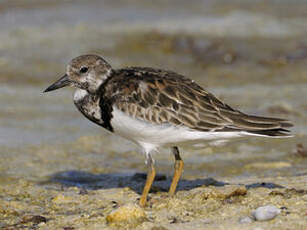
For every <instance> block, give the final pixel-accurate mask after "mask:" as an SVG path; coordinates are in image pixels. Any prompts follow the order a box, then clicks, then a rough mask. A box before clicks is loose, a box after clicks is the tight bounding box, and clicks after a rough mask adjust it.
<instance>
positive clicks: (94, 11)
mask: <svg viewBox="0 0 307 230" xmlns="http://www.w3.org/2000/svg"><path fill="white" fill-rule="evenodd" d="M86 53H96V54H99V55H102V56H103V57H104V58H105V59H106V60H107V61H108V62H109V63H110V64H111V65H112V66H113V67H114V68H121V67H124V66H151V67H156V68H163V69H169V70H173V71H176V72H178V73H181V74H184V75H186V76H188V77H190V78H192V79H194V80H195V81H196V82H197V83H199V84H200V85H201V86H203V87H205V88H206V89H208V90H209V91H210V92H212V93H214V94H216V95H217V96H218V97H219V98H220V99H222V100H224V101H225V102H227V103H228V104H230V105H231V106H233V107H235V108H239V109H240V110H242V111H244V112H247V113H252V114H256V115H257V114H258V115H267V116H273V117H274V116H276V117H283V118H288V119H290V120H291V121H293V122H294V124H295V127H294V128H293V134H294V135H295V136H294V137H293V138H288V139H262V138H250V139H244V140H240V141H237V142H234V143H230V144H228V145H225V146H222V147H209V146H207V147H204V148H200V149H192V148H185V149H184V150H182V155H183V159H184V161H185V171H184V175H183V177H184V178H185V179H195V178H206V177H214V178H223V177H255V176H256V177H260V178H261V177H266V176H278V175H282V176H294V175H302V174H306V173H307V167H306V163H307V160H306V159H307V157H306V155H307V154H306V149H305V148H306V147H307V141H306V140H307V116H306V113H307V100H306V98H307V67H306V66H307V2H306V1H303V0H302V1H299V0H278V1H277V0H276V1H273V0H272V1H266V0H263V1H261V0H258V1H255V0H244V1H243V0H241V1H240V0H219V1H216V0H193V1H184V0H168V1H164V0H163V1H162V0H161V1H160V0H157V1H143V0H129V1H123V0H122V1H112V0H104V1H100V0H99V1H98V0H89V1H82V0H74V1H70V0H66V1H60V0H0V95H1V96H0V157H1V160H0V183H1V181H8V179H9V180H14V179H18V178H24V179H26V180H34V181H41V180H44V179H45V178H46V177H48V176H50V175H53V174H55V173H58V172H63V171H64V172H67V171H70V170H77V171H83V172H88V173H94V174H101V173H123V174H127V175H128V174H134V173H135V172H143V171H145V170H146V168H145V165H144V157H143V156H142V154H139V153H138V152H136V150H137V147H136V146H134V145H133V144H131V143H129V142H128V141H125V140H122V139H120V138H119V137H116V136H114V135H112V134H110V133H108V132H106V131H105V130H103V129H102V128H100V127H98V126H96V125H95V124H92V123H91V122H89V121H88V120H87V119H85V118H84V117H83V116H82V115H81V114H80V113H79V112H78V111H77V109H76V108H75V106H74V105H73V102H72V93H73V90H72V89H63V90H59V91H55V92H52V93H49V94H43V93H42V91H43V90H44V89H45V88H46V87H47V86H49V85H50V84H51V83H53V82H54V81H55V80H56V79H58V78H59V77H61V76H62V75H63V73H64V72H65V68H66V64H67V63H68V62H69V61H70V60H71V59H72V58H73V57H76V56H79V55H81V54H86ZM161 152H162V154H157V155H156V156H155V159H156V162H157V170H158V172H160V173H165V174H166V175H167V176H171V174H172V169H173V157H172V156H171V155H170V154H169V150H162V151H161Z"/></svg>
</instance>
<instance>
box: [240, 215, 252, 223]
mask: <svg viewBox="0 0 307 230" xmlns="http://www.w3.org/2000/svg"><path fill="white" fill-rule="evenodd" d="M252 222H253V219H252V218H250V217H249V216H243V217H241V218H240V219H239V223H240V224H250V223H252Z"/></svg>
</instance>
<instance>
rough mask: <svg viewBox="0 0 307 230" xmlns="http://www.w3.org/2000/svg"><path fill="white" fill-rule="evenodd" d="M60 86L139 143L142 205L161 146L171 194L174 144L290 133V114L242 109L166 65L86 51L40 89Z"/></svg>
mask: <svg viewBox="0 0 307 230" xmlns="http://www.w3.org/2000/svg"><path fill="white" fill-rule="evenodd" d="M65 86H70V87H73V88H75V92H74V95H73V101H74V104H75V105H76V107H77V108H78V110H79V111H80V112H81V113H82V114H83V115H84V116H85V117H86V118H88V119H89V120H90V121H92V122H94V123H96V124H97V125H99V126H101V127H103V128H105V129H106V130H108V131H109V132H112V133H114V134H116V135H119V136H121V137H124V138H126V139H128V140H130V141H132V142H134V143H135V144H137V145H138V146H140V147H141V150H142V152H143V153H144V155H145V159H146V160H145V163H146V165H147V167H148V172H147V178H146V182H145V185H144V188H143V192H142V194H141V197H140V200H139V205H140V206H141V207H145V206H146V202H147V196H148V193H149V191H150V188H151V185H152V183H153V181H154V178H155V175H156V170H155V162H154V159H153V156H152V155H153V153H154V152H157V151H158V149H159V148H160V147H169V148H170V149H171V152H172V154H173V155H174V158H175V164H174V175H173V178H172V182H171V185H170V188H169V192H168V194H169V196H173V195H174V194H175V191H176V188H177V184H178V181H179V179H180V177H181V174H182V171H183V167H184V162H183V160H182V158H181V156H180V153H179V147H178V146H181V145H182V144H189V143H210V142H213V141H224V140H232V139H233V138H238V137H245V136H260V137H291V134H290V130H289V129H288V128H289V127H292V126H293V124H292V123H291V122H290V121H289V120H287V119H282V118H272V117H262V116H254V115H249V114H246V113H243V112H241V111H239V110H237V109H234V108H232V107H231V106H229V105H227V104H226V103H224V102H223V101H221V100H220V99H218V98H217V97H216V96H214V95H213V94H212V93H210V92H208V91H207V90H205V89H204V88H202V87H201V86H199V85H198V84H197V83H195V81H194V80H192V79H190V78H187V77H185V76H183V75H181V74H178V73H176V72H173V71H169V70H162V69H156V68H150V67H126V68H121V69H113V68H112V67H111V65H110V64H109V63H108V62H107V61H106V60H105V59H104V58H102V57H101V56H99V55H96V54H85V55H81V56H78V57H76V58H74V59H72V60H71V61H70V62H69V64H68V65H67V68H66V73H65V74H64V76H63V77H61V78H60V79H59V80H57V81H55V82H54V83H53V84H51V85H50V86H49V87H48V88H46V89H45V91H44V92H49V91H53V90H56V89H60V88H63V87H65Z"/></svg>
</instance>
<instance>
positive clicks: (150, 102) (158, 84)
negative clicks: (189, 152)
mask: <svg viewBox="0 0 307 230" xmlns="http://www.w3.org/2000/svg"><path fill="white" fill-rule="evenodd" d="M111 82H112V84H109V88H108V93H109V97H111V98H113V103H114V105H115V106H116V107H117V108H118V109H120V110H121V111H122V112H125V113H127V114H129V115H130V116H132V117H134V118H137V119H141V120H145V121H147V122H150V123H153V124H163V123H167V124H171V125H174V126H186V127H189V128H191V129H196V130H201V131H234V130H244V131H248V132H249V131H250V132H254V133H256V132H260V133H261V132H262V131H263V130H270V132H268V135H269V134H270V133H274V130H275V131H276V132H275V133H277V132H278V133H279V132H283V131H284V129H283V128H285V127H291V126H292V124H291V123H290V122H289V121H287V120H285V119H279V118H267V117H258V116H250V115H246V114H244V113H242V112H240V111H238V110H235V109H233V108H231V107H230V106H229V105H227V104H225V103H223V102H222V101H220V100H219V99H218V98H216V97H215V96H214V95H213V94H211V93H209V92H207V91H206V90H205V89H203V88H201V87H200V86H199V85H197V84H196V83H194V81H192V80H190V79H188V78H185V77H183V76H182V75H179V74H176V73H174V72H171V71H164V70H157V69H151V68H138V67H131V68H127V69H121V70H118V73H117V77H114V78H113V79H112V80H111Z"/></svg>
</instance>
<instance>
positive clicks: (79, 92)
mask: <svg viewBox="0 0 307 230" xmlns="http://www.w3.org/2000/svg"><path fill="white" fill-rule="evenodd" d="M87 95H88V92H87V91H86V90H84V89H79V88H78V89H76V91H75V92H74V102H78V101H81V100H82V99H83V98H84V97H86V96H87Z"/></svg>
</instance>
